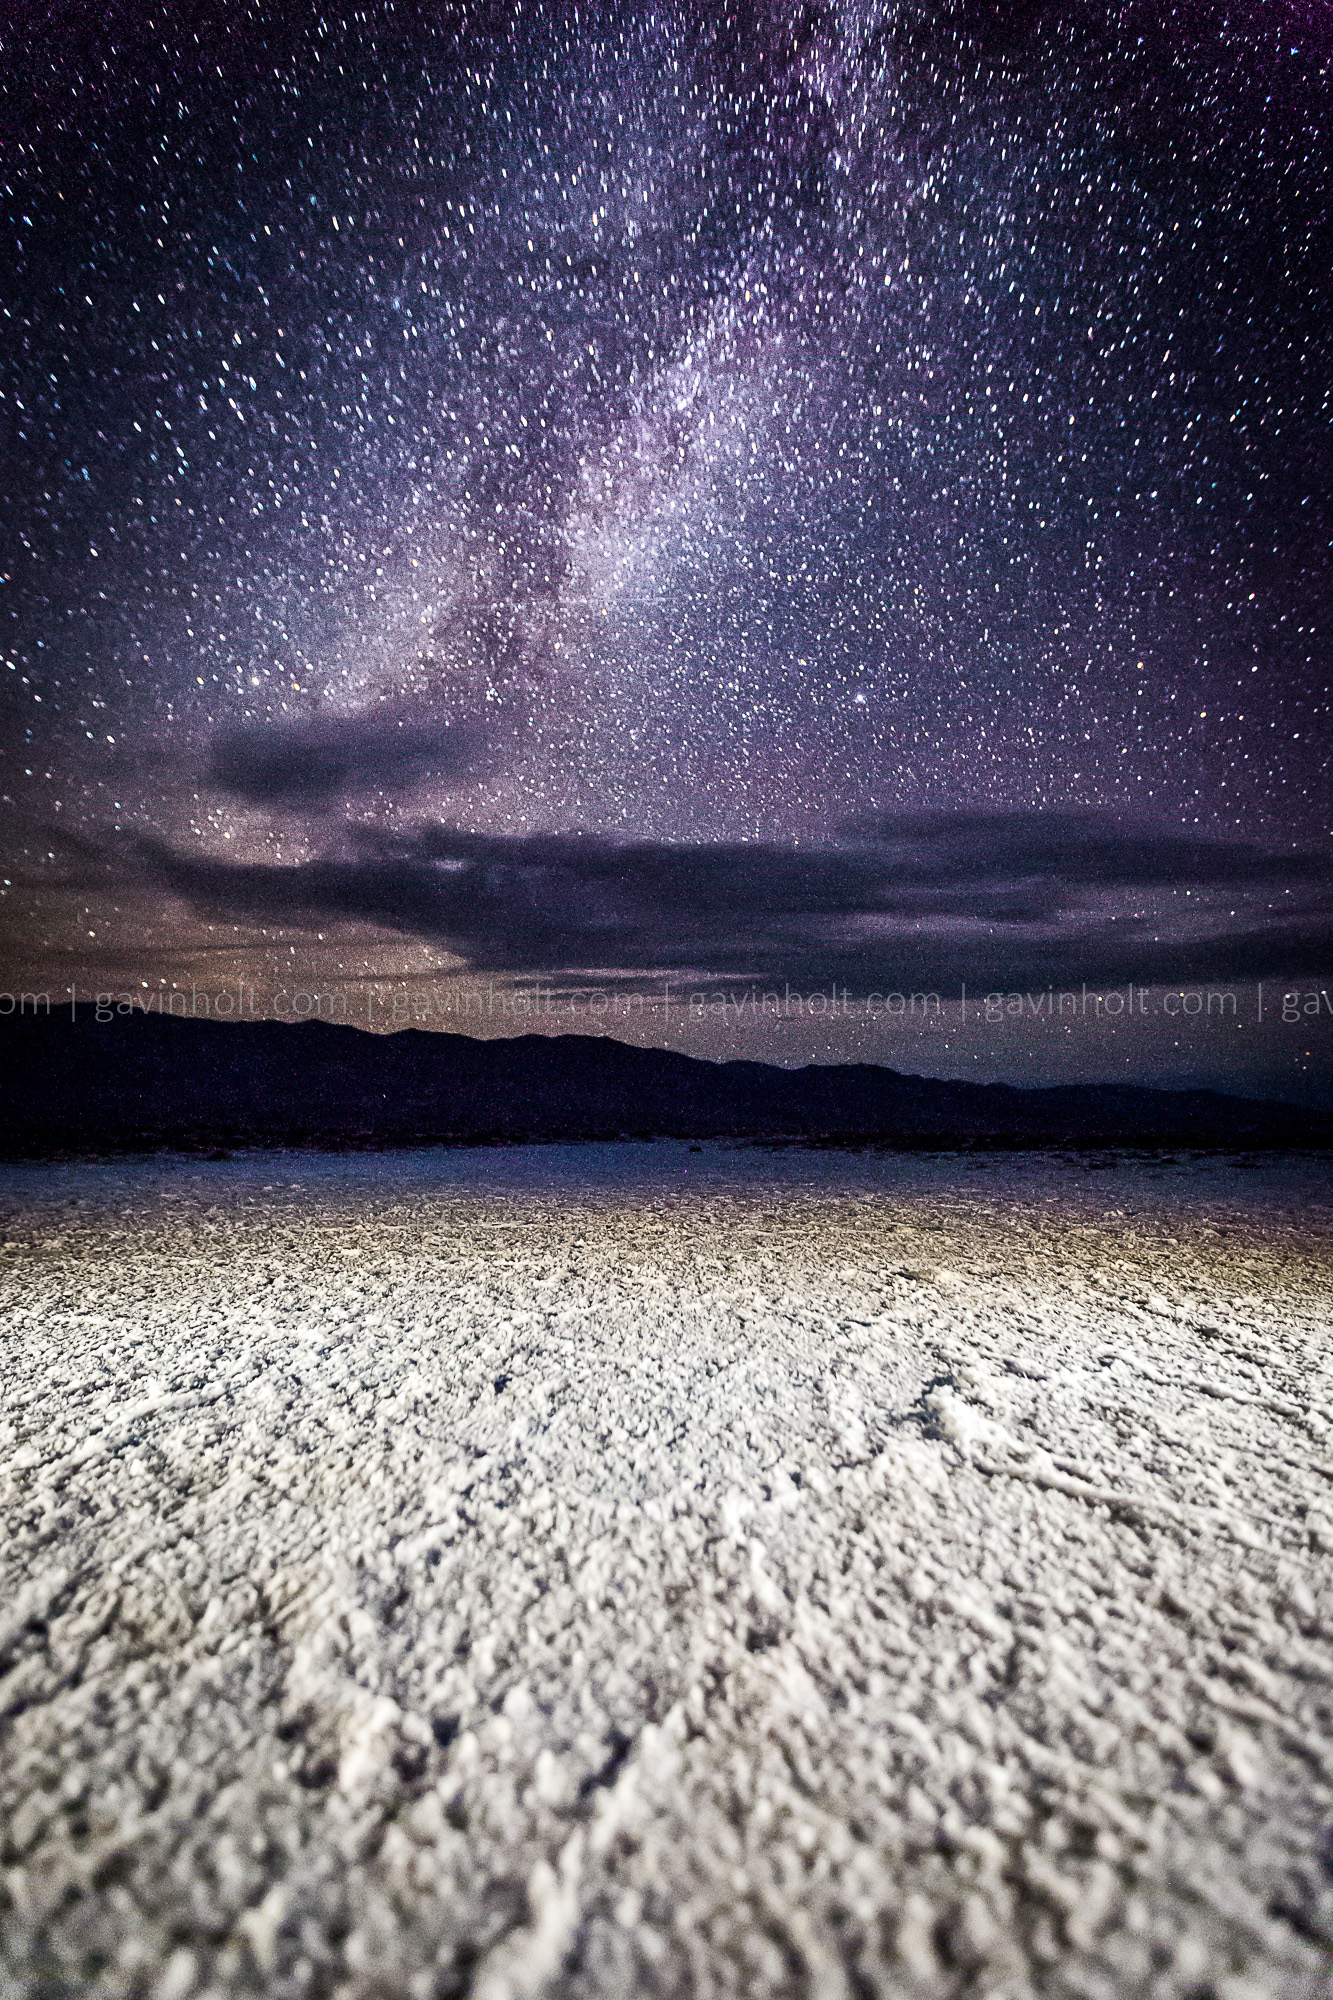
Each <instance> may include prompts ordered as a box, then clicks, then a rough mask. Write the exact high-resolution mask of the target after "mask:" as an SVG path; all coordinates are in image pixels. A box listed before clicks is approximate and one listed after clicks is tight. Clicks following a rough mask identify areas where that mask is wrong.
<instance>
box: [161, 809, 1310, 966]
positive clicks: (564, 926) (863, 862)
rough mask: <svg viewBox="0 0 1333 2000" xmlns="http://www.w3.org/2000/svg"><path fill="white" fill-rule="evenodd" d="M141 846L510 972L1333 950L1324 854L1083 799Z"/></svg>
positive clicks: (263, 917)
mask: <svg viewBox="0 0 1333 2000" xmlns="http://www.w3.org/2000/svg"><path fill="white" fill-rule="evenodd" d="M142 853H143V858H144V861H145V863H146V865H147V867H148V869H149V871H150V873H151V875H152V877H153V879H154V880H155V881H156V882H157V883H158V884H159V885H161V886H163V887H166V888H168V889H170V890H171V891H173V892H174V893H176V894H177V895H179V896H181V897H183V898H184V899H186V900H187V901H188V902H190V903H192V904H194V905H196V906H198V907H200V908H202V909H205V910H209V911H222V912H226V913H228V914H230V915H233V916H244V917H247V918H250V919H253V920H257V921H269V922H277V923H283V924H289V923H292V922H295V921H302V920H305V921H310V922H316V921H329V920H337V919H345V920H351V921H366V922H372V923H376V924H381V925H387V926H389V927H391V928H394V929H397V930H400V931H403V932H405V933H407V934H410V935H412V936H416V937H421V938H428V939H430V940H432V941H434V942H437V943H439V944H442V945H444V946H446V947H447V948H448V949H449V950H450V951H452V952H454V953H457V954H458V955H459V956H460V957H461V958H462V959H464V960H465V961H466V962H467V963H468V964H469V965H470V966H472V967H474V968H477V969H485V970H489V971H494V972H507V973H514V974H520V973H523V974H542V975H544V976H560V975H587V974H594V973H595V974H597V975H598V976H599V977H607V978H628V979H636V978H642V977H643V976H644V975H646V974H649V973H657V972H664V971H671V972H673V973H678V974H681V975H684V974H697V975H700V976H713V977H722V976H726V977H731V978H745V979H750V978H754V979H760V980H782V979H792V980H798V981H802V982H806V981H815V982H821V983H822V982H827V981H831V980H836V981H837V982H838V983H839V984H846V985H847V986H849V987H851V988H853V989H855V990H860V991H865V990H867V989H869V988H872V987H880V988H886V987H890V986H907V985H911V986H921V985H923V984H924V985H927V986H937V987H940V988H944V987H948V986H956V985H957V982H958V981H959V980H960V979H965V980H968V981H969V982H973V981H975V982H977V983H978V984H984V985H986V986H1028V987H1032V986H1036V985H1046V984H1047V983H1057V984H1068V983H1069V982H1070V981H1077V980H1088V981H1093V982H1102V983H1110V982H1115V981H1125V980H1134V981H1136V982H1141V983H1147V984H1151V983H1158V982H1175V981H1178V980H1193V979H1226V978H1232V979H1238V978H1255V977H1282V976H1294V975H1297V974H1302V973H1305V972H1313V971H1322V970H1324V969H1326V968H1327V967H1328V965H1329V964H1330V963H1333V898H1331V897H1330V896H1329V894H1328V892H1327V888H1326V881H1327V868H1326V864H1325V861H1324V858H1323V857H1322V856H1321V855H1318V854H1316V853H1315V852H1313V851H1311V850H1279V849H1268V848H1264V847H1263V846H1261V845H1259V844H1257V843H1255V842H1251V841H1242V840H1236V841H1224V840H1194V839H1191V838H1190V837H1188V836H1181V835H1179V834H1177V833H1175V832H1173V831H1170V830H1167V831H1158V830H1155V829H1152V828H1149V827H1143V826H1130V825H1120V826H1117V825H1115V824H1114V823H1112V822H1110V821H1108V820H1106V819H1105V818H1104V817H1101V816H1080V815H1077V814H1072V813H1059V814H1046V815H1028V816H1024V815H1018V814H975V813H972V814H969V813H960V814H952V815H949V814H933V815H929V816H925V817H919V818H914V819H908V818H906V817H903V818H899V819H894V820H891V821H889V820H881V821H879V822H878V823H877V824H876V825H875V826H874V827H873V828H862V829H860V830H859V831H858V832H857V833H856V834H855V836H854V837H851V838H849V839H848V840H847V841H846V844H844V845H840V846H835V847H827V848H823V849H817V850H801V849H797V848H791V847H779V846H776V845H766V844H762V843H758V842H756V843H734V844H716V845H710V846H686V845H675V844H669V843H664V842H656V841H640V842H627V843H617V842H614V841H610V840H606V839H603V838H595V837H590V836H582V835H578V834H539V835H527V836H512V835H498V834H478V833H467V832H460V831H459V830H457V829H455V828H451V827H443V826H429V827H420V828H418V829H416V830H415V831H413V832H411V833H406V834H390V833H383V832H379V831H372V830H368V829H356V830H355V831H353V832H351V833H349V835H348V836H347V838H346V840H345V842H344V844H343V845H342V846H341V847H340V848H339V849H338V850H337V851H333V852H329V853H327V854H325V855H323V856H321V857H319V858H317V859H315V860H312V861H309V862H306V863H303V864H301V865H299V866H292V867H282V866H273V865H270V864H266V863H231V862H227V861H222V860H214V859H207V858H198V859H196V858H193V857H190V856H186V855H182V854H179V853H176V852H173V851H171V850H169V849H167V848H165V847H163V846H161V845H160V844H145V845H144V847H143V849H142ZM1187 892H1188V893H1187Z"/></svg>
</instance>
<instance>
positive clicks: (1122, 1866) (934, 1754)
mask: <svg viewBox="0 0 1333 2000" xmlns="http://www.w3.org/2000/svg"><path fill="white" fill-rule="evenodd" d="M1321 1171H1326V1170H1322V1169H1321V1168H1320V1167H1319V1165H1317V1164H1315V1163H1311V1164H1309V1165H1305V1166H1302V1165H1301V1164H1300V1163H1288V1164H1285V1165H1284V1164H1282V1163H1271V1164H1269V1165H1267V1166H1265V1167H1263V1168H1261V1169H1260V1170H1259V1171H1258V1172H1246V1173H1240V1172H1238V1171H1236V1170H1234V1169H1231V1168H1228V1167H1226V1166H1224V1165H1222V1164H1219V1163H1216V1162H1200V1163H1195V1164H1192V1165H1189V1164H1182V1165H1178V1166H1176V1167H1170V1166H1161V1167H1153V1166H1150V1165H1147V1164H1144V1163H1137V1164H1135V1163H1129V1162H1123V1163H1121V1164H1120V1165H1119V1166H1118V1167H1116V1168H1114V1169H1113V1170H1111V1171H1098V1172H1097V1173H1095V1174H1087V1173H1085V1172H1084V1171H1083V1169H1082V1168H1081V1167H1080V1166H1079V1165H1078V1163H1077V1162H1072V1161H1060V1160H1054V1159H1046V1160H1034V1159H1031V1158H1024V1159H1020V1160H991V1161H984V1160H983V1161H971V1162H969V1161H966V1160H955V1161H949V1160H930V1161H910V1160H907V1161H902V1160H883V1161H876V1160H873V1159H869V1158H859V1157H850V1158H847V1157H843V1158H840V1157H837V1156H828V1157H823V1156H815V1155H805V1154H800V1153H789V1154H784V1153H767V1152H762V1151H759V1152H740V1151H737V1152H727V1151H725V1150H722V1149H708V1150H706V1151H705V1152H703V1153H702V1154H699V1153H688V1152H687V1151H686V1150H685V1149H684V1148H679V1147H671V1146H660V1147H630V1146H626V1147H610V1148H586V1149H575V1150H573V1151H570V1152H562V1151H560V1150H559V1149H552V1148H542V1149H533V1150H532V1151H531V1152H527V1153H524V1152H505V1153H496V1154H477V1153H472V1154H468V1153H452V1154H451V1153H436V1154H417V1155H400V1156H389V1157H382V1158H378V1159H371V1160H352V1161H348V1160H310V1159H297V1158H293V1157H290V1156H289V1157H286V1158H282V1157H279V1158H277V1159H275V1158H274V1157H273V1156H269V1157H267V1158H260V1159H258V1160H251V1161H246V1160H242V1161H236V1162H220V1163H216V1164H211V1165H209V1166H207V1167H199V1166H192V1165H189V1164H186V1163H182V1162H176V1163H174V1164H170V1163H168V1164H162V1163H142V1164H139V1165H135V1166H129V1167H120V1168H110V1167H102V1168H95V1167H88V1166H71V1167H66V1168H37V1169H15V1170H6V1171H5V1172H3V1173H2V1174H0V1219H3V1224H4V1230H3V1233H4V1236H5V1239H6V1251H7V1254H6V1255H5V1257H4V1259H3V1262H2V1263H0V1310H2V1312H3V1323H4V1327H5V1329H6V1331H5V1334H4V1339H3V1347H2V1348H0V1356H2V1359H3V1382H4V1399H3V1416H2V1418H0V1425H2V1428H0V1455H2V1459H3V1463H2V1466H0V1508H2V1509H3V1523H4V1532H3V1543H2V1545H0V1718H2V1720H0V1826H2V1832H0V1839H2V1840H3V1847H2V1848H0V1867H2V1872H0V1928H2V1930H3V1943H4V1953H5V1958H4V1961H3V1962H4V1964H5V1966H6V1968H7V1969H6V1972H5V1974H4V1982H5V1983H4V1984H3V1987H2V1988H0V1990H3V1991H4V1992H6V1993H13V1994H24V1995H29V1994H31V1995H42V1996H49V1995H64V1994H69V1995H74V1994H79V1995H93V1996H106V2000H112V1996H116V2000H120V1996H126V1997H127V2000H128V1996H134V1997H135V2000H139V1997H140V1996H142V2000H187V1996H190V1995H194V1994H198V1995H208V1996H212V2000H221V1996H229V1995H233V1994H237V1995H239V1994H265V1995H279V1996H293V2000H296V1996H317V1995H338V1996H346V2000H371V1996H378V2000H386V1996H391V1995H403V1996H405V1997H406V2000H444V1996H447V1995H463V1994H468V1995H471V1996H473V1997H474V2000H520V1996H527V1997H528V2000H537V1996H552V2000H554V1996H570V2000H575V1996H579V1997H580V2000H581V1997H582V1996H588V2000H592V1996H599V2000H627V1996H630V1995H634V1996H639V1995H643V1996H656V1995H661V1996H687V1995H688V1996H709V1995H718V1996H722V1995H736V1996H741V1995H774V1996H787V1995H791V1996H793V1997H794V1996H798V1995H799V1996H815V1995H818V1996H821V2000H844V1997H845V2000H862V1997H863V1996H876V1995H881V1996H885V1997H886V2000H888V1997H889V1996H893V2000H908V1997H909V1996H927V1995H930V1996H934V1995H957V1996H965V1995H967V1996H977V2000H982V1996H987V2000H1023V1996H1027V1995H1036V1994H1043V1995H1047V1994H1049V1995H1060V1996H1063V1995H1069V1996H1106V2000H1121V1997H1122V1996H1132V1995H1145V1996H1146V1995H1151V1996H1159V1995H1161V1996H1166V1995H1171V1996H1179V2000H1186V1996H1191V2000H1202V1996H1203V1995H1205V1994H1208V1995H1212V1996H1215V2000H1261V1996H1262V2000H1273V1996H1305V2000H1313V1996H1315V1995H1324V1994H1326V1993H1327V1992H1328V1991H1329V1990H1330V1981H1331V1979H1333V1880H1331V1879H1330V1878H1331V1875H1333V1650H1331V1649H1330V1643H1329V1642H1330V1637H1331V1636H1333V1562H1331V1561H1330V1554H1331V1553H1333V1465H1330V1462H1329V1455H1328V1454H1329V1447H1328V1442H1327V1433H1328V1424H1329V1413H1330V1410H1331V1409H1333V1380H1331V1379H1330V1361H1331V1360H1333V1351H1331V1350H1330V1344H1329V1324H1330V1302H1331V1300H1333V1282H1331V1280H1330V1270H1329V1263H1328V1241H1329V1222H1330V1219H1331V1215H1333V1210H1331V1207H1330V1202H1329V1199H1328V1195H1327V1191H1326V1187H1325V1185H1324V1183H1323V1182H1322V1181H1321V1179H1320V1174H1321ZM279 1183H281V1184H279ZM927 1246H928V1254H929V1262H928V1263H926V1262H924V1261H923V1260H922V1254H921V1253H922V1251H923V1249H926V1248H927Z"/></svg>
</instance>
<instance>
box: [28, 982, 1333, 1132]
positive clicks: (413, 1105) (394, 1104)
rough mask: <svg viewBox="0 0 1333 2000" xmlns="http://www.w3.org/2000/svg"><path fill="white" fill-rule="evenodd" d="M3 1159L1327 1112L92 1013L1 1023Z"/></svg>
mask: <svg viewBox="0 0 1333 2000" xmlns="http://www.w3.org/2000/svg"><path fill="white" fill-rule="evenodd" d="M0 1057H3V1061H4V1072H5V1076H6V1079H7V1080H6V1084H5V1088H4V1091H3V1094H2V1096H0V1153H3V1154H5V1155H7V1156H8V1157H11V1158H14V1157H24V1156H41V1155H52V1154H60V1153H97V1152H108V1151H110V1152H120V1151H136V1150H144V1149H153V1148H157V1147H164V1146H165V1147H179V1148H185V1149H188V1150H198V1149H204V1150H208V1149H212V1148H219V1147H221V1148H230V1147H234V1146H248V1145H275V1144H290V1145H307V1146H309V1145H314V1146H331V1147H345V1146H394V1145H412V1144H421V1143H434V1142H455V1143H456V1142H466V1141H471V1142H488V1141H489V1142H496V1141H509V1142H513V1141H521V1140H579V1139H608V1138H618V1137H622V1136H623V1137H635V1138H648V1137H668V1136H670V1137H677V1138H691V1139H705V1138H736V1139H790V1140H796V1141H801V1142H805V1143H821V1142H822V1143H853V1142H876V1143H881V1144H886V1145H892V1146H902V1147H911V1146H925V1147H951V1146H960V1145H962V1146H966V1145H990V1146H1044V1145H1089V1146H1106V1145H1114V1146H1124V1145H1128V1146H1135V1145H1138V1146H1154V1147H1171V1146H1186V1147H1201V1148H1210V1149H1218V1148H1221V1149H1234V1148H1238V1147H1239V1148H1246V1149H1251V1148H1258V1147H1264V1148H1273V1147H1309V1146H1320V1145H1326V1144H1328V1143H1329V1142H1330V1139H1331V1138H1333V1131H1331V1130H1330V1123H1329V1120H1328V1119H1327V1117H1325V1116H1322V1115H1320V1114H1319V1113H1317V1112H1315V1111H1312V1110H1308V1109H1303V1108H1301V1107H1298V1106H1295V1105H1290V1104H1283V1103H1275V1102H1271V1101H1265V1100H1255V1099H1248V1098H1239V1097H1229V1096H1225V1095H1223V1094H1222V1093H1220V1092H1217V1091H1211V1090H1152V1089H1146V1088H1143V1087H1139V1086H1135V1085H1131V1084H1070V1085H1060V1086H1057V1087H1054V1088H1050V1089H1039V1090H1026V1089H1018V1088H1015V1087H1014V1086H1012V1085H1009V1084H999V1083H992V1084H980V1083H966V1082H950V1081H944V1080H941V1079H938V1078H935V1077H921V1076H909V1075H903V1074H901V1073H900V1072H899V1071H896V1070H892V1069H886V1068H883V1067H881V1066H879V1065H877V1064H871V1063H846V1064H828V1065H811V1066H810V1067H807V1068H804V1069H782V1068H778V1067H777V1066H775V1065H773V1064H769V1063H760V1062H720V1063H719V1062H707V1061H703V1060H700V1059H699V1058H697V1057H694V1056H687V1055H681V1054H678V1053H676V1052H674V1051H672V1050H667V1049H651V1048H641V1047H638V1046H637V1045H634V1044H630V1043H625V1042H618V1041H614V1040H612V1039H610V1038H609V1037H603V1036H582V1035H560V1036H551V1035H520V1036H517V1037H513V1038H494V1039H491V1040H482V1039H480V1038H478V1037H473V1036H468V1035H448V1034H438V1033H433V1032H423V1031H420V1030H414V1029H407V1030H404V1031H403V1032H401V1033H398V1034H387V1035H376V1034H371V1033H368V1032H366V1031H365V1030H363V1029H359V1028H351V1027H345V1026H339V1025H332V1024H329V1023H326V1022H319V1021H310V1022H302V1023H286V1022H280V1021H254V1022H237V1023H222V1022H216V1021H203V1020H186V1019H180V1018H177V1017H173V1016H170V1015H161V1014H137V1013H136V1014H134V1015H132V1016H129V1017H127V1018H126V1017H122V1018H113V1019H111V1020H109V1021H107V1020H102V1021H98V1020H97V1019H96V1017H95V1014H94V1012H93V1010H92V1009H91V1008H88V1007H80V1008H79V1009H77V1010H76V1012H75V1013H74V1014H73V1016H71V1013H70V1012H69V1011H68V1010H66V1011H63V1012H59V1013H57V1012H53V1013H51V1014H50V1015H49V1016H40V1015H39V1016H33V1015H32V1014H28V1015H22V1016H20V1015H13V1016H10V1017H9V1018H7V1019H3V1020H0Z"/></svg>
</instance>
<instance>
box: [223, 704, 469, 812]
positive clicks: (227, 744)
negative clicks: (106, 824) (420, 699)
mask: <svg viewBox="0 0 1333 2000" xmlns="http://www.w3.org/2000/svg"><path fill="white" fill-rule="evenodd" d="M497 750H498V742H497V739H496V736H495V735H494V733H493V732H489V731H487V730H486V729H484V728H483V727H482V726H481V725H480V724H479V723H477V722H475V721H472V720H466V721H458V720H453V719H448V720H446V719H443V718H437V719H433V720H432V719H429V718H427V719H426V720H424V721H423V720H420V719H413V720H409V719H407V718H405V717H403V716H401V715H399V716H384V715H382V714H381V715H368V716H367V715H357V716H338V717H329V718H320V717H316V718H313V719H311V720H309V721H305V722H298V723H292V724H290V725H288V726H287V727H285V728H277V729H263V728H244V729H228V730H224V731H221V732H220V733H219V734H218V735H217V736H215V738H214V739H213V744H212V758H211V762H210V766H209V772H208V777H209V782H210V783H211V784H214V785H216V786H217V787H218V788H219V790H221V791H224V792H230V793H231V795H232V796H233V797H234V798H238V799H244V800H245V802H246V803H247V804H248V805H257V806H269V807H278V808H282V807H290V808H303V809H311V808H315V807H319V806H322V805H326V804H328V803H329V802H330V801H332V800H334V799H336V798H339V797H341V796H342V795H343V794H345V793H349V792H360V791H373V790H380V791H393V792H402V791H407V790H410V789H411V788H412V787H413V786H414V785H416V784H418V783H420V782H421V780H422V779H425V778H433V779H435V780H437V781H438V782H440V783H442V784H445V785H459V784H464V783H468V782H471V781H473V780H475V779H476V778H478V777H481V776H484V775H485V774H486V773H487V772H488V771H489V770H490V769H492V768H493V767H494V764H495V762H496V761H497V758H496V753H497Z"/></svg>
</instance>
